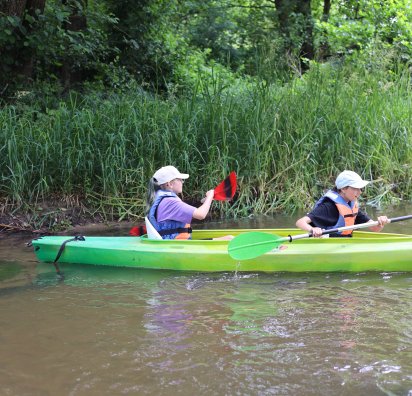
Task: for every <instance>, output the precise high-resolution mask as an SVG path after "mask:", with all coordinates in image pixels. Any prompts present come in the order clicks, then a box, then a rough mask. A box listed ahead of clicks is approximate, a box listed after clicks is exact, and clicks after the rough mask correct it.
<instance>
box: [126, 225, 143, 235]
mask: <svg viewBox="0 0 412 396" xmlns="http://www.w3.org/2000/svg"><path fill="white" fill-rule="evenodd" d="M129 234H130V235H131V236H142V235H146V234H147V230H146V226H145V225H144V224H142V225H140V226H136V227H132V228H131V229H130V231H129Z"/></svg>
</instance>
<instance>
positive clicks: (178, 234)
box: [146, 165, 233, 240]
mask: <svg viewBox="0 0 412 396" xmlns="http://www.w3.org/2000/svg"><path fill="white" fill-rule="evenodd" d="M188 177H189V175H188V174H186V173H180V172H179V171H178V170H177V169H176V168H175V167H174V166H170V165H168V166H164V167H162V168H160V169H159V170H157V171H156V172H155V174H154V175H153V177H152V178H151V179H150V181H149V187H148V195H147V202H146V203H147V209H148V215H147V218H148V220H149V221H150V223H151V225H152V226H153V227H154V228H155V229H156V230H157V232H158V233H159V234H160V236H161V237H162V238H163V239H191V237H192V236H191V233H192V228H191V226H190V223H191V222H192V219H196V220H203V219H204V218H205V217H206V216H207V214H208V213H209V210H210V206H211V204H212V201H213V196H214V190H209V191H208V192H206V196H205V198H204V200H203V203H202V205H201V206H199V207H198V208H196V207H194V206H191V205H188V204H186V203H184V202H183V201H182V200H181V199H180V198H179V197H178V194H181V193H182V190H183V183H184V181H185V180H186V179H187V178H188ZM232 238H233V236H231V235H227V236H224V237H221V238H214V239H222V240H230V239H232Z"/></svg>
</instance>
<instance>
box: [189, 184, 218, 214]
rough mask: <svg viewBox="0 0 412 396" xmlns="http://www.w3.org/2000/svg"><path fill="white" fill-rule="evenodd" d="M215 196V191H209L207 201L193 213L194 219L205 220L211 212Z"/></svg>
mask: <svg viewBox="0 0 412 396" xmlns="http://www.w3.org/2000/svg"><path fill="white" fill-rule="evenodd" d="M214 195H215V190H209V191H208V192H207V193H206V197H205V200H204V202H203V204H202V205H201V206H199V207H198V208H196V209H195V211H194V212H193V218H194V219H196V220H204V218H205V217H206V216H207V214H208V213H209V210H210V205H212V202H213V197H214Z"/></svg>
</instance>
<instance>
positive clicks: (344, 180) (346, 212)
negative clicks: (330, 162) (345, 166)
mask: <svg viewBox="0 0 412 396" xmlns="http://www.w3.org/2000/svg"><path fill="white" fill-rule="evenodd" d="M368 183H369V182H368V181H366V180H362V178H361V177H360V176H359V175H358V174H357V173H355V172H353V171H349V170H345V171H343V172H341V173H340V174H339V175H338V177H337V178H336V181H335V188H334V189H333V190H329V191H328V192H327V193H326V194H325V195H324V196H323V197H321V198H320V199H319V201H318V202H317V203H316V204H315V207H314V208H313V209H312V211H311V212H309V213H308V214H307V215H306V216H303V217H302V218H300V219H299V220H298V221H297V222H296V226H297V227H299V228H301V229H302V230H305V231H309V232H311V233H312V234H313V236H314V237H320V236H322V230H325V229H332V228H340V227H345V226H353V225H355V224H363V223H368V222H373V221H372V220H371V219H370V218H369V216H368V215H367V214H366V213H364V212H362V211H361V210H360V209H359V204H358V198H359V196H360V195H361V193H362V188H364V187H365V186H366V185H367V184H368ZM377 220H378V223H379V225H377V226H372V227H370V228H369V229H370V230H371V231H376V232H379V231H382V229H383V227H384V226H385V224H387V223H388V222H389V220H388V218H387V217H386V216H379V217H378V219H377ZM330 236H331V237H341V236H342V237H351V236H352V230H346V231H343V232H339V233H334V234H330Z"/></svg>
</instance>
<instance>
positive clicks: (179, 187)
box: [169, 179, 184, 194]
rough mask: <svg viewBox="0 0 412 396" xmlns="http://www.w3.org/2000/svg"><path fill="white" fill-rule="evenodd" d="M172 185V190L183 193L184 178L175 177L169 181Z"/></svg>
mask: <svg viewBox="0 0 412 396" xmlns="http://www.w3.org/2000/svg"><path fill="white" fill-rule="evenodd" d="M169 183H170V187H171V188H172V191H173V192H174V193H176V194H181V193H182V191H183V183H184V180H183V179H173V180H172V181H170V182H169Z"/></svg>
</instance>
